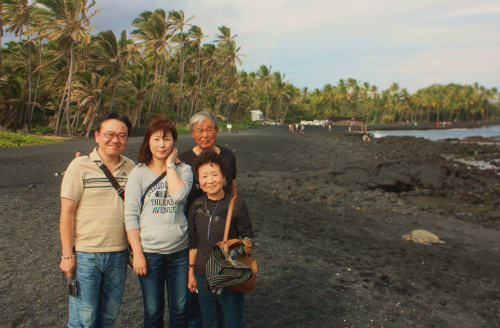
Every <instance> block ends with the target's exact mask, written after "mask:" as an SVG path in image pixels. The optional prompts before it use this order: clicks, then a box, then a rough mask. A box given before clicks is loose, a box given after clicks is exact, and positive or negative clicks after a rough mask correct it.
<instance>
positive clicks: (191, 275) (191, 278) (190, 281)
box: [187, 269, 198, 293]
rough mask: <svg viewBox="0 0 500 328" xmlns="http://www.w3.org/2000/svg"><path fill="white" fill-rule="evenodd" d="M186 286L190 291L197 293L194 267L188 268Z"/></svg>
mask: <svg viewBox="0 0 500 328" xmlns="http://www.w3.org/2000/svg"><path fill="white" fill-rule="evenodd" d="M187 287H188V289H189V291H190V292H191V293H198V286H197V285H196V278H195V276H194V269H189V274H188V285H187Z"/></svg>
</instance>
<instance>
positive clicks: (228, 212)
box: [222, 195, 238, 252]
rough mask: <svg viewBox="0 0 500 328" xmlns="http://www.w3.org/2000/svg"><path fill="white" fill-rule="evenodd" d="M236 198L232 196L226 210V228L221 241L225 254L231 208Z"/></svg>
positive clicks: (231, 216) (231, 214) (231, 215)
mask: <svg viewBox="0 0 500 328" xmlns="http://www.w3.org/2000/svg"><path fill="white" fill-rule="evenodd" d="M236 197H238V196H236V195H234V196H233V197H232V198H231V202H230V203H229V207H228V209H227V217H226V228H225V229H224V239H223V240H222V242H223V245H224V249H225V250H226V252H227V239H228V237H229V227H230V226H231V219H232V218H233V207H234V201H235V200H236Z"/></svg>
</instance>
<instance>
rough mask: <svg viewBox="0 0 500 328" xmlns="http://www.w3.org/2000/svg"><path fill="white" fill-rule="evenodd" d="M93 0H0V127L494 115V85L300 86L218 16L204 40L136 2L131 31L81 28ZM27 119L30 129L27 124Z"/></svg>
mask: <svg viewBox="0 0 500 328" xmlns="http://www.w3.org/2000/svg"><path fill="white" fill-rule="evenodd" d="M97 5H98V4H96V3H95V2H94V1H89V0H37V1H27V0H0V42H1V37H2V36H3V31H7V32H10V33H14V34H15V35H16V36H17V37H18V38H19V41H18V42H14V41H12V42H9V43H7V44H6V45H5V47H3V48H2V49H1V52H0V55H1V56H0V126H1V127H3V128H6V129H9V130H11V131H16V130H19V129H23V130H28V131H38V132H42V130H40V129H43V128H47V129H53V131H54V133H55V134H61V133H66V134H68V135H70V136H72V135H86V136H88V135H89V134H90V131H91V130H92V128H93V127H94V124H95V122H96V120H97V119H98V118H99V116H100V115H102V114H103V113H104V112H107V111H109V110H116V111H118V112H121V113H124V114H127V115H128V116H129V117H130V118H131V120H132V123H133V125H134V126H135V127H141V126H144V123H145V122H148V120H149V119H150V118H151V117H152V116H153V115H155V114H157V113H163V114H166V115H168V116H169V117H170V118H171V119H172V120H173V121H174V122H175V123H176V124H177V125H178V126H179V127H182V126H185V125H186V123H187V121H188V119H189V117H190V116H191V115H192V114H193V113H195V112H196V111H199V110H210V111H213V112H214V113H215V114H216V115H217V116H218V117H219V119H220V120H221V122H231V123H232V124H233V128H239V125H238V124H239V123H244V124H249V121H250V111H251V110H255V109H260V110H262V112H263V113H264V118H265V119H267V120H274V121H276V122H279V123H281V124H283V123H288V122H297V121H300V120H303V119H304V120H313V119H331V118H337V119H340V118H347V117H349V118H350V117H357V118H360V119H363V120H364V121H365V122H368V123H394V122H407V121H409V122H429V121H437V120H446V121H467V120H499V119H500V104H499V98H500V94H499V92H498V90H497V88H491V89H487V88H485V87H483V86H481V85H479V84H477V83H475V84H473V85H458V84H450V85H432V86H429V87H427V88H424V89H421V90H418V91H417V92H415V93H413V94H410V93H409V92H408V91H407V90H406V89H405V88H401V87H400V86H399V85H398V84H397V83H393V84H392V85H391V86H390V87H389V88H388V89H386V90H381V91H379V90H378V88H377V87H376V86H375V85H371V84H370V83H368V82H360V81H357V80H355V79H353V78H348V79H341V80H339V81H338V82H337V84H335V85H334V84H327V85H325V86H324V87H323V88H322V89H321V90H320V89H316V90H312V91H310V90H308V89H307V88H304V89H302V90H300V89H298V88H297V87H295V86H294V85H292V84H291V83H290V82H288V81H287V79H286V75H285V74H284V73H281V72H273V71H272V70H271V68H270V67H267V66H264V65H263V66H261V67H260V68H259V69H258V70H256V71H255V72H245V71H243V70H240V69H238V65H241V54H240V47H239V46H238V44H237V35H236V34H234V33H233V32H232V31H231V29H230V28H229V27H227V26H220V27H219V29H218V35H217V36H216V38H215V41H213V42H212V43H210V42H206V43H203V42H202V40H203V39H204V37H205V36H204V34H203V32H202V30H201V28H200V27H198V26H196V25H193V24H192V17H191V18H189V17H186V16H185V14H184V12H183V11H181V10H179V11H177V10H172V11H169V12H165V11H164V10H162V9H157V10H155V11H144V12H143V13H141V14H139V16H138V17H137V18H136V19H134V20H133V22H132V25H133V26H134V28H135V29H134V30H133V31H132V34H131V35H128V34H127V33H126V31H123V32H122V33H121V34H120V35H119V36H117V35H115V34H114V33H113V32H112V31H101V32H99V33H98V34H96V35H91V34H90V32H91V31H93V27H92V26H91V21H92V18H93V17H94V16H95V15H97V14H99V11H100V10H99V9H96V8H97V7H96V6H97ZM33 126H37V127H38V128H37V130H35V129H34V128H33Z"/></svg>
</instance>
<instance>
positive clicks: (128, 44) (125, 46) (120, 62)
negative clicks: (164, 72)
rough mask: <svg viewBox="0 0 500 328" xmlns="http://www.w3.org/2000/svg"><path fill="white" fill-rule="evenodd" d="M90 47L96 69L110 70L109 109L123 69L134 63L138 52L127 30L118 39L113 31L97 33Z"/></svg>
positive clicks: (112, 103)
mask: <svg viewBox="0 0 500 328" xmlns="http://www.w3.org/2000/svg"><path fill="white" fill-rule="evenodd" d="M94 41H95V42H94V43H93V47H92V48H91V58H92V63H93V64H94V65H95V68H96V69H97V70H99V71H100V70H110V71H111V79H110V82H111V85H110V89H111V92H110V96H111V99H110V104H109V110H112V109H113V105H114V101H115V96H116V90H117V89H118V82H119V79H120V76H121V73H122V71H123V69H124V68H125V67H126V66H127V65H129V64H132V63H134V62H135V61H136V60H137V59H138V58H139V55H140V54H139V52H138V50H137V47H135V45H134V43H133V41H132V40H131V39H128V38H127V31H125V30H123V31H122V33H121V37H120V41H117V40H116V36H115V34H114V33H113V31H105V32H101V33H99V34H98V35H97V36H96V37H95V39H94Z"/></svg>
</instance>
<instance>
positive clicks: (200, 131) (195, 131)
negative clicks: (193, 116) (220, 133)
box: [194, 126, 215, 134]
mask: <svg viewBox="0 0 500 328" xmlns="http://www.w3.org/2000/svg"><path fill="white" fill-rule="evenodd" d="M203 132H206V133H214V132H215V128H214V127H213V126H209V127H208V128H206V129H195V130H194V133H196V134H202V133H203Z"/></svg>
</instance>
